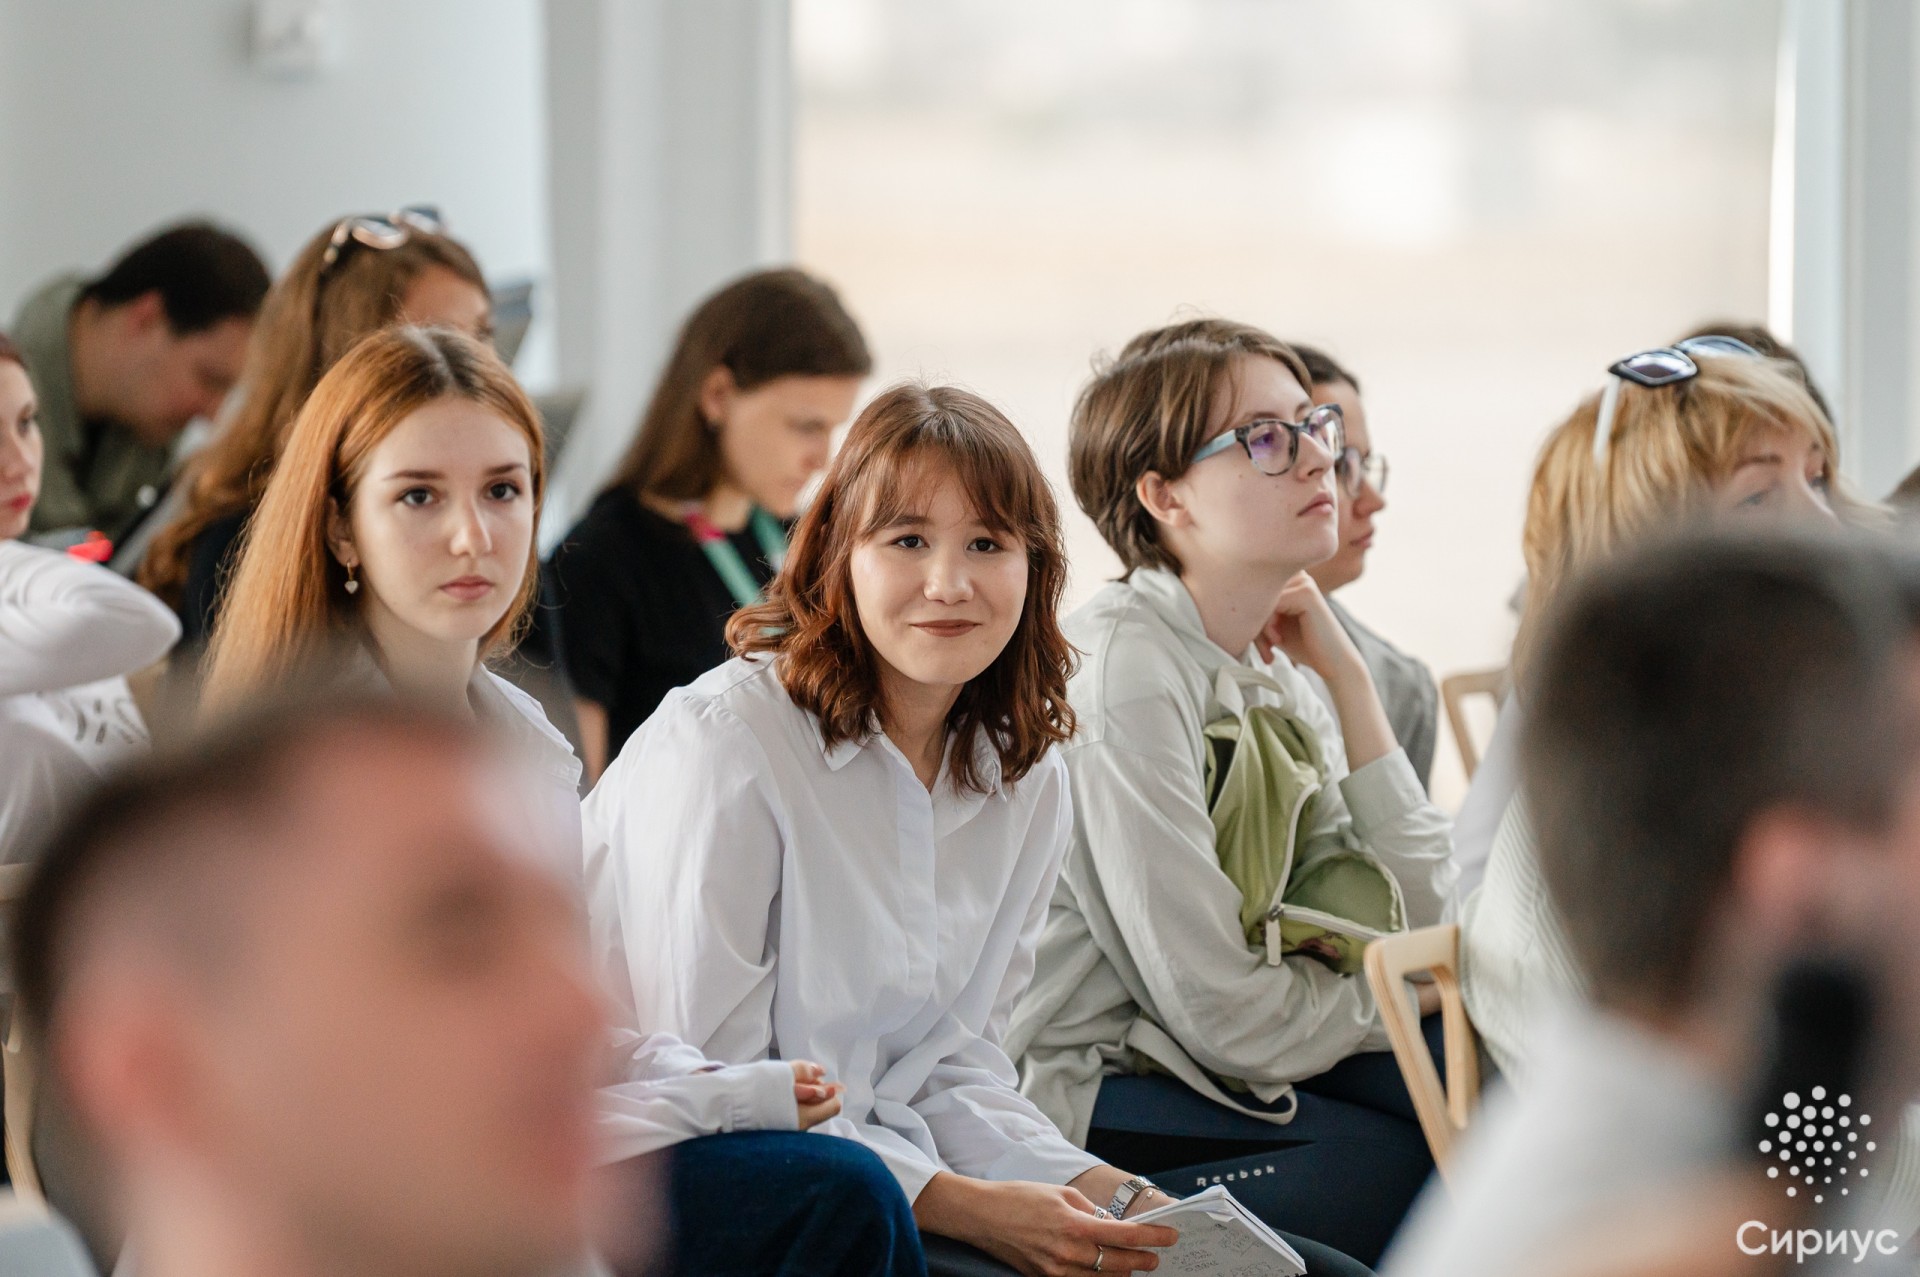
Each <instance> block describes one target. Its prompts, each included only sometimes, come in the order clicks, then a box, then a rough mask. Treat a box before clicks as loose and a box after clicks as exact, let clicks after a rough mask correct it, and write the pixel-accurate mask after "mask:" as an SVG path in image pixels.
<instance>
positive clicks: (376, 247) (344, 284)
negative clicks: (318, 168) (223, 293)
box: [137, 210, 493, 657]
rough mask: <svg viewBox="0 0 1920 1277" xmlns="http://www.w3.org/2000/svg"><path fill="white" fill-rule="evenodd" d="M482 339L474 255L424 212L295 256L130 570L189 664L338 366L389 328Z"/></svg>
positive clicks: (333, 238)
mask: <svg viewBox="0 0 1920 1277" xmlns="http://www.w3.org/2000/svg"><path fill="white" fill-rule="evenodd" d="M396 323H410V324H419V325H440V326H443V327H448V328H455V329H459V330H461V331H463V332H466V333H469V334H471V335H472V336H474V337H476V338H479V339H481V340H483V341H484V340H489V339H491V337H492V331H493V308H492V303H491V302H490V301H489V299H488V296H487V281H486V278H485V277H484V276H483V275H482V274H481V273H480V266H479V264H478V263H477V262H475V261H474V259H473V255H472V254H471V253H469V252H468V251H467V249H466V248H465V247H464V246H463V245H462V244H461V243H460V242H459V241H458V240H455V239H453V238H452V237H451V236H449V235H448V234H447V233H446V230H445V228H444V227H443V226H441V224H440V222H439V220H438V219H437V218H435V217H432V216H431V215H429V214H427V213H426V212H425V211H423V210H403V211H401V212H398V213H395V214H393V215H391V216H390V217H385V218H369V217H349V218H343V219H341V220H340V221H338V222H335V223H334V224H333V225H331V226H329V227H327V228H326V229H325V230H322V231H321V232H320V233H319V234H318V235H315V236H314V237H313V238H312V239H311V240H309V241H307V244H306V247H304V248H302V249H301V250H300V253H299V255H298V256H296V257H295V258H294V259H293V264H292V265H291V266H289V267H288V268H287V273H286V274H285V275H284V276H282V277H281V278H280V280H279V282H278V283H276V284H275V285H274V286H273V289H272V291H271V292H269V293H268V294H267V300H266V305H265V306H264V307H263V308H262V310H261V316H260V322H259V323H258V325H256V327H255V328H254V332H253V343H252V346H251V347H250V349H249V350H248V354H247V364H246V371H245V372H244V373H243V374H242V376H241V381H240V386H239V396H238V398H239V406H238V408H237V409H236V410H235V411H234V413H233V416H232V419H231V420H230V421H228V422H227V423H226V425H225V426H224V427H223V428H222V430H221V432H220V434H219V436H218V437H217V438H215V439H214V441H213V442H212V443H211V444H209V445H208V446H207V448H206V449H205V450H204V451H202V452H201V453H199V454H198V455H197V456H195V457H194V458H193V459H192V460H191V461H189V462H188V463H187V467H186V472H185V474H183V475H182V476H181V478H180V480H179V484H180V488H181V490H183V491H184V493H185V502H184V505H183V507H182V508H181V509H180V510H179V512H178V514H177V515H176V516H175V517H174V519H173V521H172V522H171V523H169V524H168V525H167V526H166V527H165V528H164V529H162V530H161V532H160V533H159V535H158V536H156V537H155V538H154V541H153V544H152V545H151V546H150V547H149V548H148V550H147V553H146V556H145V557H144V558H143V559H142V560H141V562H140V570H139V572H138V574H137V579H138V580H139V582H140V584H142V585H144V586H146V587H147V588H148V589H149V590H152V591H153V592H154V593H155V594H158V595H159V596H160V597H161V598H162V599H164V600H166V601H167V602H168V603H169V604H171V605H172V606H173V607H174V609H175V610H176V611H177V612H178V613H179V614H180V620H181V623H182V625H183V627H184V649H183V650H185V651H186V652H188V653H189V654H191V655H192V656H195V657H197V656H198V655H199V654H200V650H201V648H202V647H203V646H204V644H205V643H206V641H207V638H208V636H209V635H211V634H212V632H213V622H214V618H215V617H216V616H217V615H218V613H219V608H220V592H221V589H222V588H223V587H224V585H225V584H226V580H227V578H228V577H229V576H230V575H231V573H232V570H233V567H234V560H233V547H234V546H235V545H236V544H237V543H238V541H239V540H240V533H241V530H242V529H243V528H244V527H245V526H246V522H247V519H248V518H249V517H251V516H252V514H253V511H254V508H255V507H256V506H258V505H259V504H260V498H261V495H262V494H263V493H265V491H266V488H267V480H268V479H270V478H271V477H272V476H273V469H274V464H275V462H277V461H278V459H279V456H280V451H281V448H282V447H283V445H284V444H285V441H286V436H287V431H288V429H289V428H290V427H291V426H292V424H293V419H294V416H295V414H297V413H298V412H299V411H300V407H301V405H302V404H304V403H305V402H306V401H307V396H308V395H310V394H312V393H313V388H314V386H315V385H317V384H318V383H319V381H320V378H321V377H322V376H323V375H325V373H326V371H327V370H328V369H329V368H331V367H333V365H334V363H335V362H336V361H338V360H339V358H340V357H341V356H342V355H344V354H346V353H347V351H348V350H349V349H350V348H351V347H352V346H353V345H354V343H355V342H358V341H359V340H360V339H361V338H362V337H365V336H366V335H367V334H368V333H371V332H374V331H376V330H378V329H381V328H385V327H387V326H388V325H389V324H396Z"/></svg>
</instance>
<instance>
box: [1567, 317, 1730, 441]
mask: <svg viewBox="0 0 1920 1277" xmlns="http://www.w3.org/2000/svg"><path fill="white" fill-rule="evenodd" d="M1721 355H1735V356H1738V357H1740V358H1742V359H1764V358H1765V356H1764V355H1762V354H1761V353H1760V352H1759V351H1757V350H1755V349H1754V348H1753V347H1752V346H1749V345H1747V343H1746V342H1744V341H1741V340H1740V339H1738V338H1737V337H1720V336H1716V335H1712V334H1709V335H1707V336H1704V337H1689V338H1687V339H1686V340H1685V341H1677V342H1675V343H1674V344H1673V345H1671V346H1656V347H1654V348H1653V349H1652V350H1643V351H1641V352H1640V353H1639V354H1637V355H1628V356H1627V357H1626V358H1625V359H1617V360H1615V361H1614V362H1613V364H1612V365H1611V366H1610V367H1608V369H1607V373H1608V381H1607V388H1606V390H1605V391H1603V392H1602V393H1601V395H1600V413H1599V419H1598V420H1597V421H1595V422H1594V426H1593V459H1594V460H1595V461H1603V460H1605V459H1606V455H1607V447H1608V445H1609V443H1610V441H1611V440H1612V438H1613V419H1614V416H1615V414H1616V413H1618V412H1619V410H1620V386H1621V384H1622V383H1623V382H1629V381H1631V382H1632V383H1634V384H1635V385H1636V386H1645V387H1647V388H1648V389H1649V390H1658V389H1659V388H1660V387H1662V386H1677V385H1679V384H1680V383H1681V382H1684V381H1692V380H1693V379H1694V378H1695V377H1698V376H1699V375H1700V364H1699V360H1700V359H1703V358H1714V357H1718V356H1721Z"/></svg>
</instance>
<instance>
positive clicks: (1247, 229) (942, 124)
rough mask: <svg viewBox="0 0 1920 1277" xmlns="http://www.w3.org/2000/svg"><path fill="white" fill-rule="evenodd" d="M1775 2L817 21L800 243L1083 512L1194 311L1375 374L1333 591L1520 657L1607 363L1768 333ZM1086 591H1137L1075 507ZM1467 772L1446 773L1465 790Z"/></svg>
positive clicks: (1001, 10)
mask: <svg viewBox="0 0 1920 1277" xmlns="http://www.w3.org/2000/svg"><path fill="white" fill-rule="evenodd" d="M1778 21H1779V12H1778V5H1777V3H1774V2H1768V3H1759V2H1756V0H1559V2H1558V3H1555V4H1553V5H1538V4H1528V3H1523V2H1521V0H1376V2H1375V3H1369V4H1366V5H1330V4H1324V3H1315V2H1314V0H1049V3H1047V4H1044V5H1035V4H1031V3H1025V2H1024V0H794V26H795V49H796V59H797V67H796V85H797V95H798V122H797V138H796V147H797V151H796V154H797V162H796V174H795V187H796V192H795V198H796V210H795V242H796V247H797V255H798V257H799V259H800V260H801V261H802V262H803V263H804V264H805V265H807V266H809V267H810V268H813V269H815V270H818V271H820V272H821V273H822V274H823V275H825V276H826V277H828V278H829V279H831V280H833V281H834V282H835V283H836V284H837V285H839V286H840V287H841V288H842V290H843V291H844V293H845V295H846V297H847V299H848V302H849V304H850V305H851V306H852V308H853V309H854V311H855V313H856V314H857V315H859V317H860V318H861V320H862V322H863V323H864V324H865V325H866V327H867V329H868V332H869V335H870V337H871V339H872V342H873V345H874V348H875V350H876V353H877V355H878V357H879V360H880V364H881V366H880V375H881V377H882V378H884V379H891V378H895V377H900V376H907V375H924V376H928V377H933V378H941V379H952V380H956V381H959V382H962V383H964V384H966V385H969V386H971V387H973V388H974V389H976V390H979V391H980V392H982V393H984V394H985V395H987V396H988V397H989V398H991V399H992V400H994V401H995V402H996V403H998V404H1000V405H1001V406H1002V407H1003V408H1005V409H1006V410H1007V411H1008V413H1009V414H1010V415H1011V416H1012V417H1013V419H1014V420H1015V422H1017V423H1018V424H1019V425H1020V426H1021V427H1022V428H1023V429H1025V430H1026V431H1027V433H1028V436H1029V438H1031V439H1032V440H1033V442H1034V445H1035V448H1036V450H1037V451H1038V452H1039V453H1040V456H1041V458H1042V460H1043V462H1044V463H1045V464H1046V465H1047V466H1048V468H1049V470H1050V472H1051V474H1052V475H1053V478H1054V482H1055V485H1056V487H1057V489H1058V491H1059V493H1060V496H1061V499H1062V501H1063V503H1064V504H1065V505H1067V506H1068V507H1069V508H1070V509H1071V508H1072V505H1073V503H1072V497H1071V494H1070V493H1069V491H1068V489H1067V487H1066V481H1065V449H1066V445H1065V433H1066V417H1067V413H1068V410H1069V407H1070V405H1071V403H1072V400H1073V396H1074V393H1075V391H1076V390H1077V389H1078V387H1079V385H1080V383H1081V382H1082V381H1083V379H1084V378H1085V375H1086V372H1087V369H1088V363H1089V360H1090V359H1091V358H1092V357H1094V356H1095V355H1096V354H1097V353H1098V352H1101V351H1111V350H1113V349H1116V348H1117V347H1118V346H1119V345H1120V344H1121V343H1122V342H1124V341H1125V340H1126V339H1127V338H1128V337H1130V336H1132V335H1133V334H1134V333H1136V332H1138V331H1140V330H1141V329H1144V328H1147V327H1151V326H1154V325H1157V324H1161V323H1164V322H1167V321H1168V320H1169V319H1172V318H1175V317H1177V316H1179V315H1181V314H1183V313H1191V312H1195V311H1199V312H1211V313H1219V314H1224V315H1229V316H1232V317H1234V318H1239V319H1245V320H1248V321H1251V322H1254V323H1258V324H1260V325H1262V326H1263V327H1266V328H1268V329H1270V330H1271V331H1273V332H1274V333H1276V334H1278V335H1279V336H1281V337H1283V338H1293V339H1298V340H1303V341H1312V342H1315V343H1317V344H1320V345H1323V346H1324V347H1326V348H1327V349H1328V350H1329V351H1330V352H1332V353H1333V354H1334V355H1335V356H1336V357H1337V358H1339V359H1341V360H1342V361H1343V362H1345V363H1346V364H1348V365H1349V366H1350V367H1351V368H1353V370H1354V371H1355V373H1356V374H1357V375H1358V376H1359V377H1360V378H1361V380H1362V382H1363V383H1364V384H1365V388H1366V395H1367V406H1368V413H1369V417H1370V419H1371V421H1372V423H1373V431H1374V435H1375V446H1376V447H1377V449H1378V450H1380V451H1381V452H1384V453H1385V454H1386V455H1387V456H1389V457H1390V458H1391V460H1392V481H1391V485H1390V487H1389V490H1388V493H1387V496H1388V500H1389V508H1388V509H1387V511H1386V512H1385V514H1384V515H1383V516H1382V517H1381V520H1380V532H1379V537H1378V541H1377V544H1376V548H1375V549H1374V551H1373V553H1372V556H1371V560H1370V564H1369V569H1368V573H1367V575H1366V577H1365V578H1364V579H1363V580H1361V581H1359V582H1358V583H1356V584H1355V585H1353V586H1351V587H1349V588H1348V590H1347V591H1345V592H1343V593H1342V595H1341V597H1342V599H1343V601H1345V602H1347V603H1348V605H1349V606H1350V607H1352V609H1353V610H1354V611H1355V613H1356V614H1358V615H1359V616H1361V617H1362V618H1363V619H1364V620H1366V621H1367V622H1368V623H1369V624H1370V625H1372V626H1373V627H1374V628H1376V629H1378V630H1379V631H1380V632H1381V633H1382V634H1384V635H1386V636H1387V637H1388V638H1389V639H1391V640H1392V641H1394V642H1395V643H1397V644H1399V645H1400V646H1402V647H1404V648H1406V649H1407V650H1409V651H1411V652H1413V653H1415V654H1416V655H1418V656H1420V657H1421V658H1423V659H1424V660H1426V661H1427V662H1428V663H1429V664H1430V665H1431V666H1432V667H1433V669H1434V671H1435V674H1436V676H1444V675H1446V674H1448V673H1452V672H1455V671H1459V670H1464V669H1478V668H1485V667H1488V666H1493V665H1498V664H1500V663H1502V662H1503V661H1504V660H1505V657H1506V649H1507V644H1508V642H1509V640H1510V638H1511V634H1512V626H1513V618H1512V614H1511V612H1510V611H1509V608H1508V603H1509V600H1510V598H1511V597H1512V596H1513V594H1514V591H1515V588H1516V586H1517V585H1518V584H1519V581H1520V575H1521V558H1520V545H1519V534H1520V524H1521V518H1522V514H1523V511H1524V505H1525V497H1526V489H1527V484H1528V481H1529V479H1530V477H1531V471H1532V465H1533V459H1534V453H1535V450H1536V448H1537V447H1538V445H1539V442H1540V440H1541V439H1542V437H1543V436H1544V434H1545V432H1546V431H1547V430H1548V429H1549V428H1550V427H1551V426H1552V425H1554V424H1555V423H1557V422H1558V421H1559V420H1560V419H1561V418H1563V417H1564V416H1565V414H1566V413H1567V412H1568V410H1570V409H1571V407H1572V406H1573V405H1574V403H1575V402H1577V400H1578V399H1579V398H1580V396H1581V395H1583V394H1585V393H1587V392H1588V391H1590V390H1593V389H1595V388H1597V387H1598V386H1599V384H1600V381H1601V377H1602V370H1603V369H1604V368H1605V366H1606V365H1607V364H1608V363H1610V362H1611V361H1612V360H1613V359H1615V358H1617V357H1618V356H1619V355H1621V354H1624V353H1626V352H1628V351H1632V350H1637V349H1640V348H1642V347H1645V346H1649V345H1655V344H1659V343H1661V342H1664V341H1667V340H1670V339H1672V338H1673V337H1676V336H1678V335H1679V334H1680V332H1682V331H1683V330H1685V329H1686V328H1688V327H1690V326H1691V325H1693V324H1695V323H1696V322H1698V321H1701V320H1704V319H1707V318H1711V317H1722V316H1726V317H1744V318H1752V319H1759V318H1762V317H1763V316H1764V313H1765V306H1766V300H1767V280H1766V259H1767V214H1768V182H1769V158H1770V153H1771V148H1772V131H1773V86H1774V75H1775V58H1776V48H1777V41H1778ZM1070 548H1071V551H1072V555H1073V561H1074V573H1075V575H1074V581H1073V585H1072V591H1071V594H1070V600H1078V599H1081V598H1084V597H1085V596H1086V595H1087V594H1088V593H1090V592H1091V591H1092V590H1093V589H1095V588H1097V587H1098V585H1099V584H1100V582H1102V581H1103V580H1105V579H1107V578H1109V577H1110V576H1112V575H1113V572H1114V560H1113V558H1112V556H1111V554H1110V553H1109V552H1108V551H1107V550H1106V548H1105V546H1104V545H1103V544H1102V543H1101V541H1100V539H1099V536H1098V534H1097V533H1096V532H1095V531H1094V529H1093V526H1092V525H1091V524H1090V523H1089V522H1087V521H1086V520H1085V519H1084V518H1082V517H1081V516H1080V515H1079V513H1078V511H1077V510H1072V513H1071V521H1070ZM1461 784H1462V781H1461V775H1460V770H1459V766H1458V762H1457V757H1456V755H1455V754H1454V753H1453V751H1452V750H1451V749H1449V748H1447V747H1446V746H1442V747H1441V749H1440V750H1439V751H1438V758H1437V760H1436V766H1435V788H1436V793H1437V794H1438V796H1439V797H1440V798H1441V799H1442V801H1443V802H1452V801H1455V800H1457V798H1458V796H1459V794H1460V792H1461Z"/></svg>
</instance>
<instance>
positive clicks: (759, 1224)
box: [623, 1131, 927, 1277]
mask: <svg viewBox="0 0 1920 1277" xmlns="http://www.w3.org/2000/svg"><path fill="white" fill-rule="evenodd" d="M639 1160H640V1161H643V1162H652V1163H654V1165H653V1166H652V1167H650V1168H649V1169H651V1170H653V1171H654V1172H655V1177H656V1178H657V1179H659V1180H664V1181H665V1183H666V1185H667V1207H668V1209H667V1216H668V1219H669V1221H670V1224H671V1228H672V1233H673V1237H672V1242H671V1246H670V1253H669V1254H668V1256H667V1257H666V1258H665V1259H664V1261H661V1262H656V1264H655V1265H654V1266H652V1267H651V1268H649V1269H646V1270H644V1271H646V1272H648V1273H650V1274H652V1275H654V1277H658V1275H660V1274H668V1273H671V1274H689V1275H692V1274H699V1275H700V1277H750V1275H751V1277H762V1275H765V1274H779V1275H780V1277H829V1275H837V1274H842V1273H846V1274H872V1275H873V1277H924V1274H925V1273H926V1271H927V1267H926V1260H925V1259H924V1258H923V1257H922V1256H921V1253H920V1234H919V1231H918V1230H917V1229H916V1228H915V1227H914V1222H913V1208H912V1207H911V1206H910V1205H908V1203H907V1197H906V1194H905V1193H903V1192H901V1191H900V1184H899V1181H897V1180H895V1179H894V1178H893V1175H892V1173H891V1172H890V1171H888V1170H887V1168H886V1166H885V1165H884V1164H882V1162H881V1161H880V1159H879V1158H878V1157H876V1156H874V1155H873V1153H872V1152H871V1151H869V1150H868V1149H867V1148H866V1147H865V1146H863V1145H861V1144H857V1143H855V1142H854V1141H853V1140H850V1139H842V1138H840V1137H839V1136H834V1135H806V1134H801V1133H798V1132H794V1131H742V1132H736V1133H734V1134H731V1135H709V1136H706V1137H705V1138H703V1139H697V1140H688V1141H687V1142H686V1143H684V1144H678V1145H675V1146H674V1147H673V1148H670V1149H666V1150H663V1151H662V1152H659V1153H653V1154H650V1155H649V1156H648V1157H646V1158H642V1159H639ZM623 1277H628V1275H627V1274H623Z"/></svg>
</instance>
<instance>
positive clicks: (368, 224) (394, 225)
mask: <svg viewBox="0 0 1920 1277" xmlns="http://www.w3.org/2000/svg"><path fill="white" fill-rule="evenodd" d="M446 233H447V224H446V221H445V220H444V219H443V218H442V217H441V216H440V210H439V209H437V208H434V207H433V206H431V205H428V204H410V205H408V206H407V207H406V208H401V209H396V210H394V211H393V212H391V213H388V214H387V215H386V216H385V217H372V216H362V217H343V218H341V219H340V220H339V221H338V222H336V223H335V224H334V227H333V234H332V235H330V236H328V237H327V251H326V252H325V253H322V254H321V255H320V273H321V274H322V275H325V274H326V273H327V272H328V271H330V270H332V269H333V268H334V267H335V266H336V265H338V264H339V262H340V259H341V258H343V257H345V256H346V255H347V254H348V253H349V252H351V251H352V250H353V247H354V245H356V244H358V245H360V246H362V247H365V248H371V249H372V250H374V251H375V252H377V253H384V252H388V251H390V250H392V249H396V248H398V247H400V246H401V245H402V244H404V243H406V242H407V241H408V240H410V239H412V238H413V237H414V236H415V235H445V234H446Z"/></svg>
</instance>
